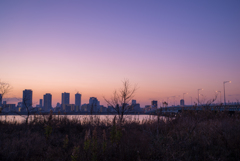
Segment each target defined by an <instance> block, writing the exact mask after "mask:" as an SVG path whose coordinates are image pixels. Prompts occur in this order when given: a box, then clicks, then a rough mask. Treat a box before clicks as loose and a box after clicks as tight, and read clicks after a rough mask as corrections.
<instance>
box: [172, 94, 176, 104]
mask: <svg viewBox="0 0 240 161" xmlns="http://www.w3.org/2000/svg"><path fill="white" fill-rule="evenodd" d="M172 97H173V98H174V106H175V97H176V96H172Z"/></svg>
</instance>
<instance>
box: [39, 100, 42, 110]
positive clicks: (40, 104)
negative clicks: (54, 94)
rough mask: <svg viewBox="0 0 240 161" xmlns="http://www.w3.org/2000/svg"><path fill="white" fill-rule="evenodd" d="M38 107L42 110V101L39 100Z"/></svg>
mask: <svg viewBox="0 0 240 161" xmlns="http://www.w3.org/2000/svg"><path fill="white" fill-rule="evenodd" d="M39 107H41V108H42V99H40V100H39Z"/></svg>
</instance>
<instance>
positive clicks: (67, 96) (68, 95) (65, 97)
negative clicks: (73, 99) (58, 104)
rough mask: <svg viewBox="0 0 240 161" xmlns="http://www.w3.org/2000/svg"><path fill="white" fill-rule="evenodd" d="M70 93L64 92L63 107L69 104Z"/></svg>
mask: <svg viewBox="0 0 240 161" xmlns="http://www.w3.org/2000/svg"><path fill="white" fill-rule="evenodd" d="M69 98H70V93H66V92H64V93H62V107H63V106H64V105H67V104H69Z"/></svg>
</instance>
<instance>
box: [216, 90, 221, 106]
mask: <svg viewBox="0 0 240 161" xmlns="http://www.w3.org/2000/svg"><path fill="white" fill-rule="evenodd" d="M216 92H217V93H220V104H221V103H222V97H221V91H216Z"/></svg>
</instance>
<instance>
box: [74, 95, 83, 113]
mask: <svg viewBox="0 0 240 161" xmlns="http://www.w3.org/2000/svg"><path fill="white" fill-rule="evenodd" d="M81 96H82V95H81V94H79V93H76V94H75V106H76V111H79V110H80V107H81Z"/></svg>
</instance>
